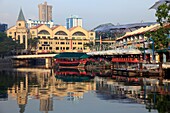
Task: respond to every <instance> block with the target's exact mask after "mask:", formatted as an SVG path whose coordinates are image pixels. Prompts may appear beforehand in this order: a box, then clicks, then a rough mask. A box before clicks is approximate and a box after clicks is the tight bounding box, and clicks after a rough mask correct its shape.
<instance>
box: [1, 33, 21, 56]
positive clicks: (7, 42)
mask: <svg viewBox="0 0 170 113" xmlns="http://www.w3.org/2000/svg"><path fill="white" fill-rule="evenodd" d="M23 48H24V45H23V44H18V43H16V42H15V41H13V39H12V38H9V37H7V35H6V34H5V33H0V54H12V53H14V52H16V50H21V49H23Z"/></svg>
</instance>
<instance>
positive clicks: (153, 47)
mask: <svg viewBox="0 0 170 113" xmlns="http://www.w3.org/2000/svg"><path fill="white" fill-rule="evenodd" d="M149 40H151V41H152V61H154V60H155V56H154V55H155V54H154V53H155V44H154V40H153V39H152V38H149Z"/></svg>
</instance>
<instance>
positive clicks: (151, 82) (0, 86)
mask: <svg viewBox="0 0 170 113" xmlns="http://www.w3.org/2000/svg"><path fill="white" fill-rule="evenodd" d="M98 71H99V70H98ZM111 71H112V70H102V71H101V72H97V71H96V73H95V71H93V73H92V72H88V71H86V70H85V69H61V70H53V69H38V68H13V69H3V70H1V71H0V113H148V112H151V113H167V112H170V82H169V80H165V79H162V80H160V79H159V78H155V77H154V78H142V77H125V76H114V75H110V76H108V75H109V74H110V72H111ZM108 73H109V74H108ZM100 75H102V76H100ZM105 75H107V76H105Z"/></svg>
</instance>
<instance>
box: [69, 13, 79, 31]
mask: <svg viewBox="0 0 170 113" xmlns="http://www.w3.org/2000/svg"><path fill="white" fill-rule="evenodd" d="M66 26H67V29H70V28H72V27H76V26H79V27H82V18H79V17H78V16H75V15H71V16H70V17H69V18H67V19H66Z"/></svg>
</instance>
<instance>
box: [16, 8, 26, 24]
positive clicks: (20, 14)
mask: <svg viewBox="0 0 170 113" xmlns="http://www.w3.org/2000/svg"><path fill="white" fill-rule="evenodd" d="M17 21H25V17H24V14H23V12H22V9H20V12H19V16H18V20H17Z"/></svg>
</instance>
